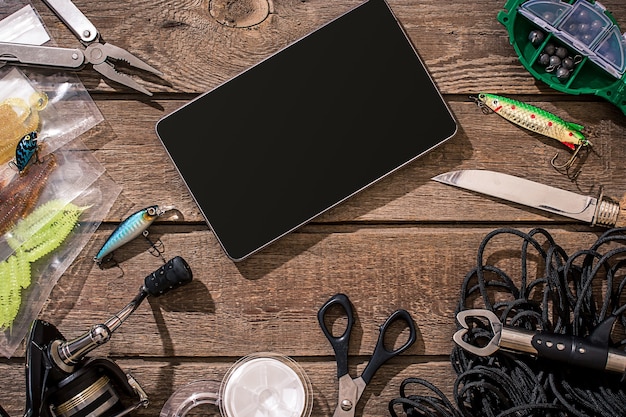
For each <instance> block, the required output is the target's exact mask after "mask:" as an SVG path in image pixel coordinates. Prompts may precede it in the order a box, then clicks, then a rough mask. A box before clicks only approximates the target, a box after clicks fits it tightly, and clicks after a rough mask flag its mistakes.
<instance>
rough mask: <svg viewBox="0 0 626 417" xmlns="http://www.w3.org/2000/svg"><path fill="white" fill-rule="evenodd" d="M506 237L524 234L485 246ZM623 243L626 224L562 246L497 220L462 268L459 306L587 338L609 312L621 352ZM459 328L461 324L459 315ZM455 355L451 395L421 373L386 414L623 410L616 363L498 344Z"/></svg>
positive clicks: (585, 414) (480, 415)
mask: <svg viewBox="0 0 626 417" xmlns="http://www.w3.org/2000/svg"><path fill="white" fill-rule="evenodd" d="M502 237H506V238H507V239H509V240H507V241H508V242H511V241H517V242H520V241H521V247H520V246H517V247H516V249H515V250H513V249H511V248H502V247H501V246H499V247H498V248H497V250H496V255H493V254H491V255H489V256H487V255H486V253H487V252H486V248H487V246H488V245H489V244H490V243H491V244H493V245H496V243H495V241H496V240H497V239H500V238H502ZM625 243H626V229H624V228H619V229H611V230H609V231H607V232H605V233H604V234H603V235H601V236H600V237H599V238H598V239H597V241H596V242H595V243H594V244H593V245H592V246H591V247H590V248H588V249H584V250H579V251H578V252H576V253H574V254H572V255H570V256H568V255H567V253H566V252H565V251H564V250H563V248H561V247H560V246H559V245H558V244H557V243H556V242H555V239H553V237H552V236H551V235H550V234H549V233H548V232H547V231H546V230H544V229H533V230H532V231H530V232H529V233H523V232H520V231H518V230H515V229H510V228H504V229H497V230H495V231H493V232H491V233H489V234H488V235H487V236H486V237H485V238H484V239H483V241H482V242H481V244H480V247H479V250H478V258H477V266H476V267H475V268H473V269H472V270H471V271H470V272H469V273H468V274H467V275H466V276H465V279H464V281H463V285H462V287H461V296H460V300H459V305H458V307H457V311H456V312H455V314H456V313H458V312H460V311H464V310H468V309H475V308H479V309H486V310H490V311H492V312H494V313H495V314H496V316H497V317H498V318H499V319H500V321H501V322H502V323H505V324H506V326H512V327H518V328H523V329H526V330H529V331H538V330H541V331H545V332H550V333H556V334H564V335H571V336H576V337H583V338H587V337H589V335H590V334H592V332H593V331H594V330H595V329H597V328H598V326H599V325H600V324H601V323H603V322H605V320H606V321H611V320H612V319H614V323H613V325H612V326H611V327H610V329H611V334H610V337H606V339H607V340H605V343H606V348H607V349H608V348H609V347H610V348H613V349H618V351H617V352H618V353H619V355H621V354H622V352H623V355H624V357H626V351H625V350H624V344H625V343H626V336H625V334H624V328H625V325H626V314H624V311H625V309H626V294H624V292H625V286H626V270H625V269H624V266H625V262H626V245H625ZM496 246H497V245H496ZM492 252H493V251H491V252H490V253H492ZM498 252H499V255H498ZM504 258H508V259H509V261H510V262H509V266H511V265H510V264H511V263H515V264H516V267H515V268H510V269H511V270H514V271H515V273H514V275H509V273H507V271H506V270H505V268H504V267H503V266H496V265H495V264H496V263H497V264H498V265H500V264H506V262H501V261H502V260H503V259H504ZM490 262H491V264H490ZM458 328H459V329H461V328H463V327H462V326H461V325H460V324H458ZM596 333H597V332H596ZM607 336H609V335H608V333H607ZM491 337H493V330H492V329H491V328H490V327H489V326H488V325H484V326H481V325H477V326H471V327H470V329H468V331H467V334H466V335H465V336H464V339H465V340H467V342H468V343H475V344H476V345H479V346H481V345H484V344H485V342H484V341H485V340H490V339H491ZM451 363H452V367H453V369H454V371H455V372H456V373H457V379H456V381H455V383H454V386H453V393H452V394H453V398H448V397H447V396H446V395H445V394H444V393H443V392H442V391H441V390H440V389H438V388H437V387H436V386H434V385H433V384H432V383H430V382H428V381H427V380H424V379H421V378H407V379H405V380H404V381H403V382H402V384H401V387H400V396H399V397H398V398H394V399H393V400H392V401H391V402H390V403H389V412H390V413H391V415H392V416H393V417H398V416H403V415H406V416H408V417H418V416H427V417H491V416H494V417H496V416H498V417H508V416H515V417H523V416H542V417H543V416H546V417H562V416H580V417H590V416H594V417H595V416H607V417H616V416H626V393H625V392H624V390H623V386H624V385H623V383H624V382H623V376H624V375H623V374H622V373H619V372H615V371H614V370H613V372H611V371H603V370H602V371H601V370H593V369H589V368H586V367H584V366H578V365H577V364H576V363H564V362H559V361H554V360H552V361H550V360H546V359H541V358H538V357H535V356H532V355H527V354H521V353H517V352H515V353H514V352H510V351H506V350H504V349H500V350H498V351H496V352H495V353H494V354H492V355H489V356H478V355H476V354H473V353H470V352H468V351H466V350H464V349H462V348H460V347H459V346H455V348H454V349H453V351H452V353H451ZM624 363H626V362H624ZM579 365H580V364H579Z"/></svg>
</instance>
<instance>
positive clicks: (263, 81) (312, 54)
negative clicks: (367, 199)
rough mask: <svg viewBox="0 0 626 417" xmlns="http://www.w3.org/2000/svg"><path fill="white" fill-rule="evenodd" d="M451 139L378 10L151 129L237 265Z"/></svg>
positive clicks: (352, 14) (432, 89)
mask: <svg viewBox="0 0 626 417" xmlns="http://www.w3.org/2000/svg"><path fill="white" fill-rule="evenodd" d="M456 130H457V124H456V121H455V120H454V118H453V116H452V114H451V112H450V110H449V108H448V107H447V105H446V103H445V102H444V101H443V98H442V97H441V94H440V93H439V91H438V90H437V88H436V86H435V85H434V83H433V80H432V79H431V77H430V75H429V74H428V71H427V69H426V68H425V66H424V64H423V62H422V61H421V59H420V58H419V56H418V54H417V52H416V50H415V48H414V47H413V46H412V44H411V42H410V40H409V38H408V37H407V35H406V33H405V32H404V30H403V29H402V27H401V26H400V24H399V23H398V21H397V20H396V18H395V16H394V15H393V13H392V11H391V10H390V8H389V6H388V4H387V3H386V2H385V1H384V0H369V1H367V2H365V3H363V4H361V5H359V6H357V7H355V8H354V9H352V10H350V11H348V12H347V13H345V14H343V15H341V16H340V17H338V18H336V19H334V20H333V21H331V22H329V23H328V24H326V25H324V26H323V27H321V28H320V29H318V30H316V31H314V32H312V33H310V34H309V35H307V36H305V37H303V38H301V39H300V40H298V41H296V42H294V43H293V44H291V45H289V46H287V47H285V48H284V49H282V50H280V51H279V52H277V53H276V54H274V55H272V56H270V57H269V58H267V59H265V60H263V61H261V62H260V63H258V64H256V65H254V66H253V67H251V68H250V69H248V70H246V71H244V72H243V73H241V74H239V75H237V76H236V77H234V78H232V79H231V80H229V81H227V82H225V83H223V84H221V85H219V86H218V87H216V88H214V89H213V90H211V91H209V92H207V93H205V94H202V95H200V96H199V97H198V98H196V99H194V100H192V101H191V102H189V103H188V104H186V105H184V106H183V107H181V108H180V109H178V110H176V111H174V112H173V113H171V114H169V115H167V116H165V117H163V118H162V119H161V120H159V121H158V123H157V125H156V132H157V135H158V136H159V138H160V140H161V141H162V142H163V145H164V146H165V149H166V150H167V152H168V153H169V155H170V157H171V159H172V161H173V162H174V164H175V165H176V167H177V169H178V171H179V172H180V175H181V176H182V178H183V180H184V181H185V183H186V185H187V187H188V188H189V190H190V192H191V194H192V195H193V197H194V199H195V201H196V203H197V204H198V206H199V208H200V210H201V211H202V213H203V215H204V217H205V219H206V221H207V223H208V225H209V227H210V228H211V229H212V230H213V232H214V233H215V235H216V237H217V239H218V240H219V242H220V244H221V245H222V247H223V248H224V250H225V252H226V254H227V255H228V256H229V257H230V258H231V259H232V260H235V261H238V260H242V259H244V258H246V257H247V256H249V255H251V254H253V253H255V252H257V251H258V250H260V249H261V248H263V247H265V246H267V245H268V244H270V243H271V242H273V241H275V240H276V239H278V238H280V237H281V236H283V235H285V234H287V233H289V232H290V231H293V230H294V229H296V228H298V227H299V226H301V225H303V224H305V223H306V222H308V221H309V220H311V219H313V218H314V217H316V216H317V215H319V214H320V213H322V212H324V211H326V210H328V209H329V208H331V207H333V206H335V205H337V204H338V203H340V202H342V201H343V200H345V199H347V198H348V197H350V196H351V195H353V194H355V193H356V192H358V191H360V190H362V189H363V188H365V187H367V186H369V185H371V184H372V183H374V182H376V181H377V180H379V179H381V178H382V177H384V176H386V175H387V174H389V173H391V172H393V171H395V170H397V169H398V168H400V167H402V166H403V165H405V164H407V163H409V162H411V161H413V160H414V159H416V158H418V157H419V156H420V155H423V154H424V153H425V152H427V151H429V150H431V149H433V148H434V147H435V146H437V145H439V144H441V143H442V142H444V141H445V140H447V139H448V138H450V137H452V136H453V135H454V134H455V133H456Z"/></svg>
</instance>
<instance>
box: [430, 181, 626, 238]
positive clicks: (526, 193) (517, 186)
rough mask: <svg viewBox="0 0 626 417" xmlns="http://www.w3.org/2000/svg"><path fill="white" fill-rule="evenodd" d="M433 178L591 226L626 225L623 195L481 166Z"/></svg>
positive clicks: (625, 202)
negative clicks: (581, 191)
mask: <svg viewBox="0 0 626 417" xmlns="http://www.w3.org/2000/svg"><path fill="white" fill-rule="evenodd" d="M432 179H433V180H435V181H438V182H441V183H443V184H448V185H454V186H456V187H460V188H464V189H466V190H471V191H476V192H479V193H482V194H486V195H489V196H492V197H497V198H500V199H503V200H506V201H510V202H514V203H518V204H522V205H525V206H528V207H533V208H536V209H540V210H544V211H547V212H550V213H555V214H559V215H561V216H565V217H569V218H572V219H576V220H580V221H583V222H587V223H589V224H591V225H592V226H595V225H598V226H604V227H623V226H626V213H623V210H624V209H623V208H622V207H626V200H625V199H624V198H623V199H622V201H621V202H617V201H616V200H614V199H612V198H610V197H605V196H604V195H603V193H602V192H600V195H599V196H598V197H597V198H596V197H591V196H586V195H581V194H577V193H573V192H571V191H567V190H563V189H560V188H556V187H551V186H549V185H545V184H541V183H538V182H534V181H530V180H527V179H524V178H520V177H516V176H513V175H508V174H504V173H501V172H495V171H488V170H481V169H467V170H459V171H450V172H445V173H443V174H440V175H437V176H436V177H433V178H432ZM620 203H621V204H620Z"/></svg>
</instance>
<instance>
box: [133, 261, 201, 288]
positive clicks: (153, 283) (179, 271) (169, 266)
mask: <svg viewBox="0 0 626 417" xmlns="http://www.w3.org/2000/svg"><path fill="white" fill-rule="evenodd" d="M192 279H193V274H192V273H191V268H189V265H188V264H187V262H185V260H184V259H183V258H181V257H180V256H177V257H175V258H172V259H170V260H169V261H167V263H166V264H165V265H163V266H162V267H160V268H159V269H157V270H156V271H154V272H153V273H151V274H150V275H148V276H147V277H146V279H145V280H144V286H145V289H146V292H147V293H148V294H149V295H151V296H153V297H158V296H160V295H163V294H165V293H166V292H168V291H170V290H173V289H174V288H178V287H180V286H181V285H185V284H187V283H189V282H191V280H192Z"/></svg>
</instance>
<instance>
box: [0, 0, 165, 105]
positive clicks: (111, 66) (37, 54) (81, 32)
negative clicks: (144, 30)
mask: <svg viewBox="0 0 626 417" xmlns="http://www.w3.org/2000/svg"><path fill="white" fill-rule="evenodd" d="M44 2H45V3H46V4H47V5H48V6H49V7H50V8H51V9H52V11H53V12H54V13H55V14H56V15H57V16H58V17H59V18H60V19H61V20H62V21H63V22H64V23H65V24H66V25H67V26H68V28H69V29H70V30H71V31H72V32H73V33H74V34H75V35H76V37H78V39H79V40H80V42H81V44H82V45H83V46H84V48H85V49H84V50H83V49H81V48H74V49H71V48H58V47H50V46H39V45H25V44H14V43H7V42H0V67H2V66H3V65H4V64H5V63H10V64H14V65H32V66H39V67H45V68H62V69H68V70H74V71H77V70H80V69H82V68H83V67H84V66H85V64H91V65H92V66H93V68H94V69H95V70H96V71H97V72H99V73H100V74H102V75H103V76H104V77H106V78H108V79H110V80H112V81H115V82H117V83H119V84H122V85H125V86H127V87H130V88H132V89H135V90H137V91H140V92H142V93H144V94H146V95H149V96H151V95H152V93H150V92H149V91H148V90H147V89H145V88H144V87H142V86H141V85H140V84H139V83H137V82H136V81H135V80H134V79H133V78H131V77H130V76H128V75H126V74H123V73H121V72H119V71H118V70H117V69H116V68H115V63H117V62H125V63H126V64H127V66H128V67H132V68H136V69H139V70H143V71H146V72H149V73H151V74H153V75H155V76H158V77H161V76H163V73H161V72H160V71H158V70H156V69H155V68H153V67H151V66H150V65H148V64H146V63H145V62H143V61H142V60H141V59H139V58H137V57H136V56H135V55H133V54H131V53H130V52H128V51H126V50H125V49H122V48H120V47H118V46H115V45H112V44H110V43H106V42H104V41H103V40H102V37H101V36H100V34H99V33H98V30H97V29H96V28H95V26H94V25H93V24H92V23H91V22H90V21H89V19H87V17H86V16H85V15H84V14H83V13H82V12H81V11H80V10H79V9H78V8H77V7H76V6H75V5H74V4H73V3H72V2H71V0H44Z"/></svg>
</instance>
